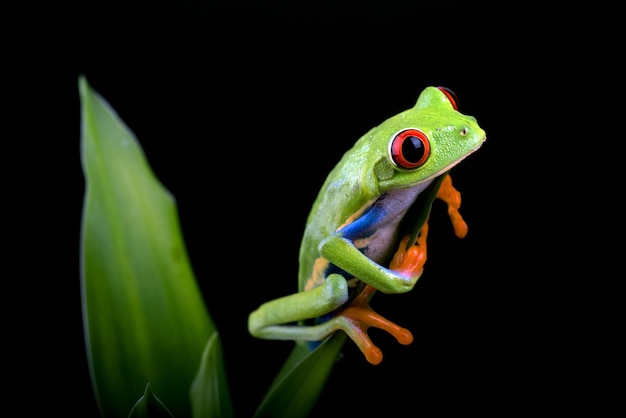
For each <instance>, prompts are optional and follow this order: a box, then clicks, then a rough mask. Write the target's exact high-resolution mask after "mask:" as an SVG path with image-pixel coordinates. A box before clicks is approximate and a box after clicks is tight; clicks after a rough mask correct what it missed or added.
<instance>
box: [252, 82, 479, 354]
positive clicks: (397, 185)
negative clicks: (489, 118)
mask: <svg viewBox="0 0 626 418" xmlns="http://www.w3.org/2000/svg"><path fill="white" fill-rule="evenodd" d="M455 106H456V105H455V104H454V103H453V102H451V99H450V97H449V95H447V94H445V92H444V91H442V90H441V89H440V88H437V87H427V88H426V89H425V90H424V91H423V92H422V93H421V94H420V96H419V98H418V100H417V102H416V104H415V106H414V107H413V108H411V109H408V110H406V111H404V112H402V113H400V114H398V115H396V116H393V117H391V118H389V119H388V120H386V121H384V122H383V123H382V124H380V125H379V126H377V127H375V128H373V129H371V130H370V131H369V132H368V133H366V134H365V135H364V136H363V137H362V138H360V139H359V140H358V141H357V142H356V143H355V145H354V146H353V147H352V149H350V150H349V151H348V152H346V153H345V154H344V156H343V157H342V159H341V160H340V161H339V163H338V164H337V165H336V166H335V168H334V169H333V170H332V171H331V172H330V174H329V175H328V177H327V179H326V181H325V182H324V184H323V186H322V188H321V190H320V191H319V194H318V196H317V199H316V200H315V203H314V204H313V207H312V209H311V212H310V214H309V217H308V219H307V223H306V228H305V231H304V236H303V238H302V244H301V248H300V267H299V276H298V290H299V292H298V293H295V294H292V295H288V296H285V297H282V298H279V299H275V300H273V301H270V302H267V303H265V304H263V305H261V306H260V307H259V308H258V309H257V310H256V311H254V312H252V313H251V315H250V317H249V323H248V325H249V331H250V333H251V334H252V335H253V336H255V337H259V338H267V339H282V340H296V341H321V340H323V339H324V338H325V337H327V336H328V335H330V334H332V333H333V332H335V331H337V330H338V329H342V330H344V331H346V332H347V333H348V335H350V336H351V337H352V338H353V339H354V340H355V342H357V344H358V341H356V339H357V338H359V337H355V336H353V335H351V332H350V328H351V327H352V325H350V322H351V321H345V318H342V316H341V312H340V311H341V310H342V309H343V308H344V307H345V306H347V304H348V303H350V301H351V300H352V299H353V298H354V297H355V296H356V294H357V293H358V292H359V291H360V290H361V289H362V288H363V286H364V285H365V284H369V285H371V286H372V287H373V288H375V289H376V290H379V291H381V292H383V293H404V292H408V291H410V290H411V289H412V288H413V286H414V285H415V283H416V281H417V280H418V279H419V276H420V275H421V271H420V272H419V273H416V274H414V275H412V276H410V275H407V274H404V273H402V272H399V271H394V270H390V269H389V268H387V267H386V266H388V265H389V261H390V259H391V257H392V256H393V254H394V252H395V251H396V250H397V248H398V243H399V240H400V239H401V238H402V237H401V236H400V234H399V226H400V222H401V221H402V219H403V216H404V215H405V214H406V212H407V210H408V208H409V207H410V206H411V204H412V203H413V202H414V201H415V200H416V199H417V197H418V196H419V195H420V193H422V192H423V191H424V190H425V189H426V188H427V187H428V186H429V185H430V184H431V183H432V182H433V180H435V179H437V178H439V177H440V176H442V175H444V174H446V173H447V172H448V171H449V170H450V169H451V168H452V167H454V166H455V165H456V164H458V163H459V162H460V161H462V160H463V159H464V158H465V157H467V156H468V155H470V154H471V153H473V152H474V151H476V150H477V149H478V148H479V147H480V146H481V145H482V143H483V141H484V140H485V138H486V135H485V132H484V131H483V130H482V129H481V128H480V127H479V126H478V124H477V122H476V119H475V118H474V117H472V116H467V115H463V114H462V113H460V112H458V111H457V110H455ZM407 128H413V129H418V130H419V131H421V132H423V133H424V134H426V136H427V137H428V139H429V143H430V155H429V156H428V158H427V159H426V160H425V162H424V163H423V164H422V165H420V166H418V167H416V168H412V169H406V168H401V167H399V166H398V165H397V164H396V163H394V162H393V161H392V158H391V152H390V147H391V146H390V141H391V140H392V138H394V136H395V135H396V134H397V133H399V132H401V131H403V130H405V129H407ZM431 203H432V202H431ZM425 210H430V208H426V209H425ZM320 318H323V319H322V320H320ZM315 319H318V320H317V323H314V321H309V320H315ZM371 325H374V326H375V324H371Z"/></svg>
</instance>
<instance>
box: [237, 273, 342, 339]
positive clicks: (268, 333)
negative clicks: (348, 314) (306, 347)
mask: <svg viewBox="0 0 626 418" xmlns="http://www.w3.org/2000/svg"><path fill="white" fill-rule="evenodd" d="M347 300H348V283H347V282H346V279H345V278H344V277H343V276H341V275H339V274H331V275H329V276H328V277H327V278H326V280H325V281H324V284H322V285H320V286H318V287H315V288H313V289H311V290H308V291H305V292H298V293H294V294H292V295H289V296H284V297H282V298H279V299H275V300H272V301H270V302H266V303H264V304H263V305H261V306H260V307H259V308H258V309H257V310H256V311H254V312H252V313H251V314H250V317H249V319H248V329H249V331H250V333H251V334H252V335H254V336H256V337H259V338H272V339H308V334H309V333H310V331H309V332H307V331H306V329H307V328H309V327H304V326H288V325H280V324H286V323H290V322H296V321H302V320H305V319H310V318H317V317H319V316H323V315H326V314H327V313H329V312H332V311H333V310H335V309H337V308H338V307H339V306H341V305H343V304H344V303H346V301H347ZM311 331H313V330H311ZM301 334H302V335H301ZM305 334H306V336H305ZM298 336H300V337H298Z"/></svg>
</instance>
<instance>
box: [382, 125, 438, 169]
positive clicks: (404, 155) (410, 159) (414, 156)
mask: <svg viewBox="0 0 626 418" xmlns="http://www.w3.org/2000/svg"><path fill="white" fill-rule="evenodd" d="M389 152H390V154H391V160H392V161H393V163H394V164H395V165H397V166H398V167H401V168H406V169H412V168H417V167H419V166H421V165H422V164H424V163H425V162H426V160H427V159H428V156H429V155H430V142H429V141H428V137H427V136H426V134H425V133H424V132H422V131H420V130H419V129H405V130H404V131H400V132H398V133H397V134H396V135H395V136H394V137H393V138H392V139H391V143H390V145H389Z"/></svg>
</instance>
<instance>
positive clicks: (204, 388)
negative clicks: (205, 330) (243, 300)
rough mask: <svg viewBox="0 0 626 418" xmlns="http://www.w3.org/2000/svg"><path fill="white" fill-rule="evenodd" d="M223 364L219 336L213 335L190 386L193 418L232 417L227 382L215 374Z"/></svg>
mask: <svg viewBox="0 0 626 418" xmlns="http://www.w3.org/2000/svg"><path fill="white" fill-rule="evenodd" d="M222 364H224V353H223V352H222V346H221V344H220V338H219V334H218V333H217V332H216V333H215V334H213V336H212V337H211V339H210V340H209V342H208V343H207V345H206V347H205V349H204V353H203V354H202V362H201V364H200V369H199V370H198V374H197V375H196V378H195V379H194V381H193V383H192V385H191V391H190V395H191V411H192V413H193V415H192V416H193V418H213V417H221V418H226V417H232V416H233V406H232V403H231V400H230V391H229V388H228V382H227V381H226V376H225V375H224V374H219V373H215V372H214V371H215V370H216V369H219V368H220V367H221V365H222Z"/></svg>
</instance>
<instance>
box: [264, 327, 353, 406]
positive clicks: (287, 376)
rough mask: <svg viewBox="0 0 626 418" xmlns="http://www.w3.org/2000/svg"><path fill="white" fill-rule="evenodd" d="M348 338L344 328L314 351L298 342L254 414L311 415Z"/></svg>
mask: <svg viewBox="0 0 626 418" xmlns="http://www.w3.org/2000/svg"><path fill="white" fill-rule="evenodd" d="M346 338H347V336H346V334H345V333H344V332H336V333H335V334H333V335H332V336H331V337H329V338H328V339H326V340H325V341H324V342H323V343H322V344H320V345H319V346H318V347H317V348H315V349H314V350H313V351H309V349H308V347H307V346H306V345H303V344H296V346H295V347H294V349H293V350H292V351H291V354H290V355H289V357H288V358H287V361H286V362H285V363H284V365H283V367H282V368H281V370H280V371H279V372H278V374H277V375H276V377H275V378H274V381H273V382H272V384H271V385H270V388H269V390H268V391H267V394H266V395H265V397H264V399H263V401H262V402H261V405H260V406H259V408H258V409H257V411H256V412H255V415H254V416H255V418H262V417H277V416H280V417H306V416H308V415H309V414H310V413H311V410H312V409H313V407H314V406H315V403H316V402H317V399H318V398H319V395H320V394H321V393H322V389H323V388H324V385H325V384H326V381H327V380H328V376H329V375H330V372H331V371H332V368H333V366H334V365H335V362H336V360H337V358H338V356H339V353H340V351H341V347H342V346H343V343H344V342H345V341H346Z"/></svg>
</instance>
